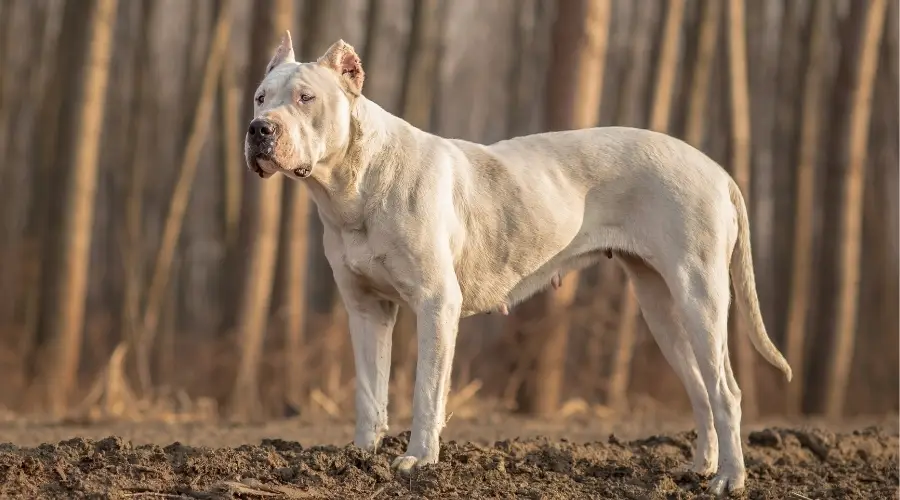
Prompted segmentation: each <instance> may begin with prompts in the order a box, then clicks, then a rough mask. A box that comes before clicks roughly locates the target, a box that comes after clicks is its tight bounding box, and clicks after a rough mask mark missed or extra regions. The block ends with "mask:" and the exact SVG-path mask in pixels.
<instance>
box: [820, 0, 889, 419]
mask: <svg viewBox="0 0 900 500" xmlns="http://www.w3.org/2000/svg"><path fill="white" fill-rule="evenodd" d="M886 8H887V0H870V2H869V4H868V8H867V11H866V18H865V27H864V29H863V31H862V32H861V34H860V36H862V37H863V38H862V43H861V44H860V49H859V50H860V52H859V56H858V63H859V66H857V72H856V79H855V80H856V81H855V84H854V89H853V101H852V102H853V104H852V106H853V107H852V110H851V114H850V127H851V128H850V145H849V149H850V150H849V158H848V164H847V170H846V171H845V177H844V186H843V193H842V201H843V203H842V206H843V212H842V217H841V221H840V237H839V239H838V242H839V245H840V247H839V255H840V257H839V282H838V283H839V285H838V287H839V288H838V290H839V292H838V304H837V311H836V313H837V319H836V322H835V332H834V344H833V346H832V352H831V356H830V369H829V371H828V384H827V387H828V392H827V395H826V397H827V399H826V404H825V411H826V414H827V415H828V416H829V417H831V418H837V417H840V416H841V415H842V414H843V410H844V399H845V398H846V393H847V386H848V381H849V375H850V365H851V363H852V362H853V347H854V343H855V339H856V321H857V317H856V313H857V308H858V298H859V276H860V246H861V240H862V238H861V237H862V208H863V191H864V187H865V166H866V165H865V162H866V154H867V152H868V151H867V149H868V140H869V125H870V120H871V110H872V89H873V83H874V81H875V74H876V69H877V65H878V64H877V63H878V48H879V44H880V43H881V36H882V32H883V28H884V18H885V10H886Z"/></svg>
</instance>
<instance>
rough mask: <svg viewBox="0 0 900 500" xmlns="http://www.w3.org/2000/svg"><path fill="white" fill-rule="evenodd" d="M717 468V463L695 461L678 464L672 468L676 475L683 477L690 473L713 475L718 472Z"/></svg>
mask: <svg viewBox="0 0 900 500" xmlns="http://www.w3.org/2000/svg"><path fill="white" fill-rule="evenodd" d="M716 469H717V467H716V464H715V463H708V462H707V463H697V462H696V461H695V462H694V463H693V464H688V463H683V464H681V465H678V466H676V467H675V468H674V469H672V473H671V474H672V476H674V477H682V476H688V475H696V476H699V477H711V476H713V475H714V474H715V473H716Z"/></svg>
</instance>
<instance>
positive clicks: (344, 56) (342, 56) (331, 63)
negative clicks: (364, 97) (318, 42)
mask: <svg viewBox="0 0 900 500" xmlns="http://www.w3.org/2000/svg"><path fill="white" fill-rule="evenodd" d="M318 63H319V64H321V65H323V66H325V67H328V68H331V69H333V70H334V71H337V73H338V74H339V75H341V80H343V81H344V82H345V83H346V84H347V89H348V90H349V91H350V92H351V93H352V94H353V95H355V96H358V95H360V94H361V93H362V87H363V81H365V79H366V73H365V72H364V71H363V67H362V61H360V59H359V56H358V55H356V51H355V50H353V46H351V45H350V44H349V43H347V42H345V41H343V40H338V41H336V42H334V43H333V44H332V45H331V47H329V48H328V51H327V52H325V54H324V55H323V56H322V57H320V58H319V60H318Z"/></svg>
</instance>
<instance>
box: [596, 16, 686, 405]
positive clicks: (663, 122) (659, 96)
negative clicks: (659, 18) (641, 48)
mask: <svg viewBox="0 0 900 500" xmlns="http://www.w3.org/2000/svg"><path fill="white" fill-rule="evenodd" d="M683 17H684V0H671V1H670V2H669V4H668V9H667V10H666V18H665V28H664V30H663V38H662V41H661V44H662V46H661V53H660V56H659V62H658V66H657V77H656V88H655V90H654V93H653V96H654V97H653V108H652V110H651V112H650V128H651V129H653V130H656V131H659V132H666V131H667V130H668V128H669V116H670V114H671V111H672V95H673V93H674V89H675V77H676V72H677V71H678V54H679V46H680V41H681V40H680V37H681V21H682V19H683ZM638 311H639V309H638V302H637V297H636V296H635V294H634V288H633V286H632V285H631V283H630V282H629V283H628V286H627V287H626V289H625V293H624V295H623V296H622V304H621V306H620V310H619V315H620V316H619V326H618V329H617V331H616V338H617V346H616V352H615V357H614V358H613V366H612V371H611V374H610V381H609V392H608V398H609V405H610V406H612V407H621V406H623V405H624V403H625V400H626V397H625V396H626V392H627V389H628V382H629V380H630V376H631V361H632V357H633V355H634V338H635V333H636V332H635V331H636V329H637V326H638Z"/></svg>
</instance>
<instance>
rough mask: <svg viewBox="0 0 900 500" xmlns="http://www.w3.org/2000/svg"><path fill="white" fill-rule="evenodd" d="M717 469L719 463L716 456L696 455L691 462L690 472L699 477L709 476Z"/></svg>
mask: <svg viewBox="0 0 900 500" xmlns="http://www.w3.org/2000/svg"><path fill="white" fill-rule="evenodd" d="M718 470H719V464H718V460H717V459H716V458H709V457H703V456H700V455H696V456H695V457H694V462H693V464H691V472H693V473H694V474H697V475H698V476H701V477H710V476H712V475H713V474H715V473H716V472H717V471H718Z"/></svg>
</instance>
